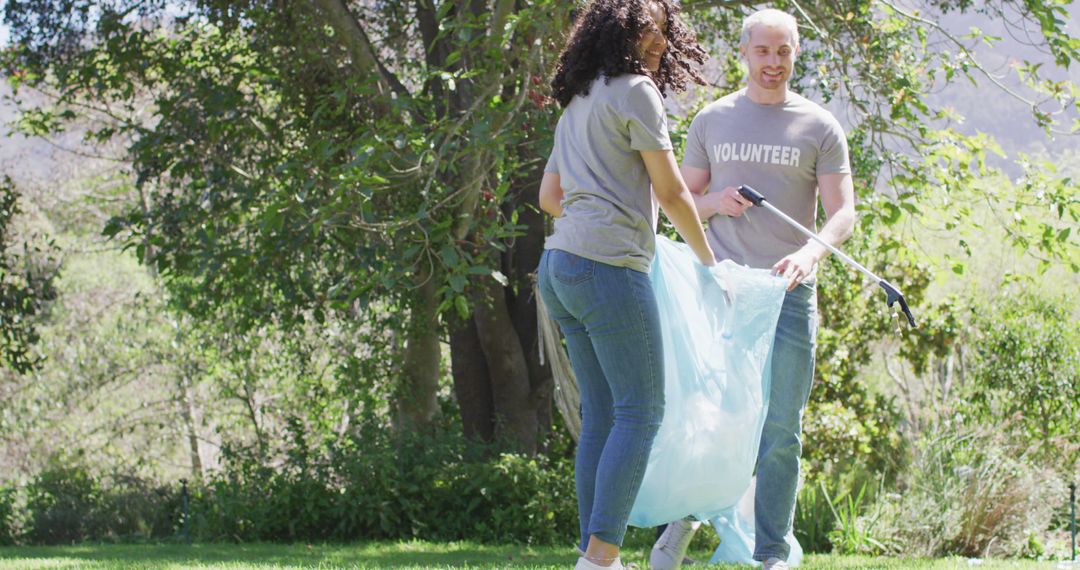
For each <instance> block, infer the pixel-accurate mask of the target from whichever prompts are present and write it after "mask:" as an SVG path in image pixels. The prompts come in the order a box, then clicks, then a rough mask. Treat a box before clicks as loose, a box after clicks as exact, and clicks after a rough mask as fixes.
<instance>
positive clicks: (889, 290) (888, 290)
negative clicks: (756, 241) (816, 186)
mask: <svg viewBox="0 0 1080 570" xmlns="http://www.w3.org/2000/svg"><path fill="white" fill-rule="evenodd" d="M739 195H740V196H742V197H743V198H746V199H747V200H749V201H750V202H751V203H752V204H754V205H755V206H765V207H766V208H768V209H769V210H770V211H771V212H772V213H774V214H776V215H777V216H780V218H781V219H783V220H784V221H785V222H787V223H789V224H791V226H792V227H794V228H795V229H797V230H799V231H800V232H802V233H803V234H806V236H807V237H809V238H810V239H812V240H814V241H816V242H818V243H820V244H821V245H823V246H825V248H826V249H828V250H829V251H831V252H833V253H834V254H835V255H836V256H837V257H839V258H840V259H842V260H844V262H845V263H847V264H848V265H850V266H852V267H854V268H855V269H858V270H859V271H861V272H862V273H863V275H866V276H867V277H869V278H870V279H873V280H874V281H876V282H877V284H878V285H880V286H881V288H882V289H884V290H885V295H886V298H885V302H886V304H888V306H889V308H892V306H893V304H894V303H896V302H897V301H899V302H900V309H901V310H902V311H904V315H905V316H907V320H908V324H910V325H911V327H912V328H915V317H914V316H912V314H911V309H909V308H908V304H907V301H906V300H904V295H903V294H902V293H900V290H899V289H897V288H896V287H895V286H894V285H893V284H892V283H889V282H888V281H886V280H884V279H882V278H880V277H878V276H877V275H874V273H873V272H871V271H870V270H869V269H867V268H865V267H863V266H862V265H861V264H859V262H857V261H855V260H854V259H851V258H850V257H848V256H847V255H845V254H844V252H842V251H840V250H839V249H836V248H835V247H833V246H831V245H829V244H827V243H825V240H823V239H821V238H819V237H818V236H817V234H815V233H814V232H812V231H810V230H808V229H806V228H805V227H804V226H803V225H802V224H800V223H799V222H796V221H795V220H793V219H792V218H791V217H790V216H788V215H787V214H785V213H783V212H781V211H780V209H779V208H777V207H776V206H773V205H772V204H770V203H769V202H768V201H766V200H765V196H763V195H762V194H761V193H760V192H758V191H757V190H754V189H753V188H751V187H749V186H746V185H745V184H744V185H742V186H739Z"/></svg>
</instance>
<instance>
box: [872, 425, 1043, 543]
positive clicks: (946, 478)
mask: <svg viewBox="0 0 1080 570" xmlns="http://www.w3.org/2000/svg"><path fill="white" fill-rule="evenodd" d="M1026 459H1027V458H1026V457H1025V456H1024V454H1023V452H1022V450H1021V449H1020V448H1017V447H1014V446H1011V445H1010V444H1009V443H1008V442H1007V441H1005V440H1004V437H1003V436H1002V435H1001V431H1000V430H999V429H998V428H997V427H993V428H984V429H982V430H975V429H971V428H968V427H966V426H963V425H958V426H954V427H951V428H950V427H949V426H947V425H946V426H945V427H944V428H942V429H939V430H937V431H935V432H931V433H928V434H927V435H926V436H925V437H924V438H923V439H922V440H921V441H920V442H918V445H917V452H916V454H915V457H914V461H913V463H912V465H911V466H910V467H909V468H908V469H907V470H906V471H905V472H904V473H903V474H901V476H900V479H899V481H898V483H899V493H898V494H888V495H884V496H883V497H881V498H880V500H881V501H882V504H881V505H879V506H880V518H879V519H878V520H877V527H876V529H877V530H876V534H877V536H878V537H879V538H880V539H881V542H882V543H883V544H884V546H885V548H887V549H889V550H891V551H893V552H895V553H903V554H904V555H905V556H925V557H939V556H946V555H962V556H974V557H986V556H1024V555H1030V554H1031V551H1032V548H1033V544H1037V536H1038V535H1039V534H1041V533H1043V532H1044V531H1046V530H1047V528H1048V526H1049V524H1050V521H1051V518H1052V516H1053V512H1054V509H1055V506H1056V505H1058V504H1060V502H1061V501H1060V500H1059V499H1060V497H1061V496H1062V493H1063V492H1064V491H1063V489H1064V487H1063V484H1062V482H1061V481H1060V480H1059V479H1058V478H1057V477H1055V476H1054V474H1053V472H1052V471H1050V470H1049V469H1044V468H1038V467H1034V466H1032V465H1030V464H1028V463H1027V462H1026V461H1025V460H1026ZM1033 539H1034V541H1035V542H1033Z"/></svg>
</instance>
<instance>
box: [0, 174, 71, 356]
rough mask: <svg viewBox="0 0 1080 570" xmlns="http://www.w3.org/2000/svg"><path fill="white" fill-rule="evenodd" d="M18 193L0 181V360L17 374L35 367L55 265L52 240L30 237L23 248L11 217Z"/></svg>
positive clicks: (6, 180)
mask: <svg viewBox="0 0 1080 570" xmlns="http://www.w3.org/2000/svg"><path fill="white" fill-rule="evenodd" d="M20 211H21V210H20V208H19V193H18V190H16V188H15V184H14V183H13V182H12V181H11V178H9V177H7V176H5V177H4V179H3V180H2V181H0V362H2V363H3V364H4V365H6V366H8V367H10V368H12V369H13V370H15V371H16V372H19V373H27V372H30V371H32V370H33V369H35V368H36V367H37V366H38V365H39V363H40V358H39V357H38V356H36V355H35V354H34V353H33V352H32V349H33V346H34V344H35V343H36V342H37V340H38V332H37V317H39V316H40V315H41V313H42V312H43V311H44V310H45V308H46V307H47V305H48V302H49V301H50V300H52V299H53V298H54V296H55V289H54V287H53V281H54V280H55V278H56V274H57V269H58V267H57V264H56V263H55V260H54V259H53V258H52V253H53V252H54V249H55V248H54V246H53V244H52V242H51V241H47V240H46V241H45V242H44V243H42V240H40V239H33V238H29V239H26V240H24V241H23V242H22V244H21V245H22V251H21V252H20V251H19V250H18V247H17V245H18V244H16V243H15V242H17V241H19V240H18V236H17V235H16V232H15V228H14V227H13V226H14V224H13V223H12V222H13V220H14V219H15V218H16V216H18V214H19V213H20Z"/></svg>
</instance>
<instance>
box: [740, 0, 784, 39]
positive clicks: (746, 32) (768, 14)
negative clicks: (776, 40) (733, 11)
mask: <svg viewBox="0 0 1080 570" xmlns="http://www.w3.org/2000/svg"><path fill="white" fill-rule="evenodd" d="M758 24H765V25H766V26H776V27H780V28H787V30H788V32H790V33H791V41H792V43H793V44H794V45H799V25H798V23H797V22H796V21H795V16H792V15H791V14H788V13H787V12H784V11H782V10H777V9H775V8H766V9H764V10H758V11H757V12H754V13H753V14H750V15H749V16H747V17H746V19H745V20H743V23H742V35H741V36H739V45H740V46H743V47H746V46H747V45H748V44H749V43H750V30H752V29H754V26H756V25H758Z"/></svg>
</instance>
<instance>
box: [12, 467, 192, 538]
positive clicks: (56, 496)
mask: <svg viewBox="0 0 1080 570" xmlns="http://www.w3.org/2000/svg"><path fill="white" fill-rule="evenodd" d="M26 495H27V507H26V510H27V515H28V523H27V524H28V527H29V528H28V529H27V533H26V536H27V539H28V540H29V541H30V542H32V543H36V544H73V543H76V542H83V541H87V540H95V541H101V540H108V541H131V540H149V539H161V538H169V537H171V536H172V535H173V534H175V531H176V525H177V523H178V522H179V496H178V495H179V494H178V493H177V492H176V490H175V489H172V488H170V487H165V486H160V485H155V484H152V483H150V482H148V481H146V480H144V479H140V478H138V477H133V476H112V477H108V478H105V477H99V476H96V475H93V474H92V473H91V472H90V471H89V470H88V469H87V468H86V467H84V466H82V465H79V464H77V463H74V464H68V465H63V464H61V462H60V461H57V462H54V465H53V466H51V467H48V468H46V469H44V470H42V471H41V472H40V473H38V474H37V476H36V477H34V479H33V481H32V482H31V483H30V485H28V486H27V489H26Z"/></svg>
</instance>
